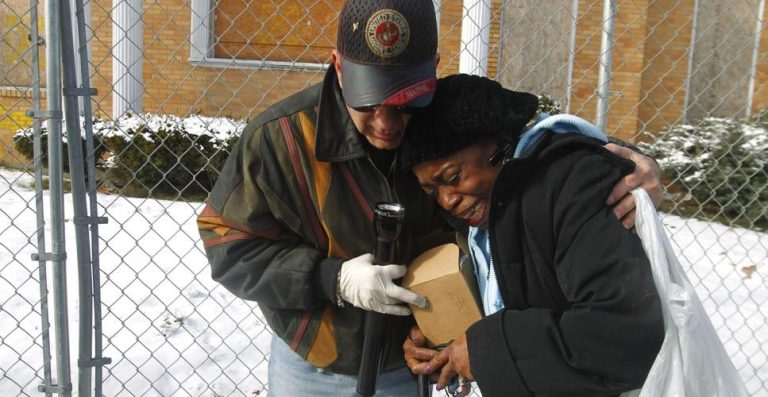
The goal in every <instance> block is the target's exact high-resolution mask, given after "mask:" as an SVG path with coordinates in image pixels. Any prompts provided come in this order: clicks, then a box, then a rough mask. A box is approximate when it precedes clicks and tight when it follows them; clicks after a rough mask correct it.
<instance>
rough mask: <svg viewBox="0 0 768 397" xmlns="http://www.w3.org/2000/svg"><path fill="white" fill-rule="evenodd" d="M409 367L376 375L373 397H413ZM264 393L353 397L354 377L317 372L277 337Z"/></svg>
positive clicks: (286, 396) (271, 395) (274, 396)
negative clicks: (374, 396)
mask: <svg viewBox="0 0 768 397" xmlns="http://www.w3.org/2000/svg"><path fill="white" fill-rule="evenodd" d="M414 379H415V378H414V377H413V376H412V375H411V372H410V371H409V370H408V367H405V366H403V368H400V369H397V370H394V371H390V372H386V373H382V374H379V376H378V377H377V378H376V397H379V396H391V397H402V396H415V395H416V394H417V393H416V381H415V380H414ZM268 381H269V383H268V384H267V391H268V393H269V397H302V396H312V397H353V396H356V395H357V392H356V389H357V376H355V375H341V374H335V373H333V372H330V371H326V370H322V369H318V368H316V367H315V366H313V365H312V364H310V363H308V362H307V361H305V360H304V359H302V358H301V357H300V356H299V355H298V354H296V353H295V352H294V351H293V350H291V348H290V347H288V345H287V344H286V343H285V342H283V340H282V339H280V338H279V337H276V336H273V337H272V346H271V353H270V358H269V375H268Z"/></svg>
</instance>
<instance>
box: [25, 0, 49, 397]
mask: <svg viewBox="0 0 768 397" xmlns="http://www.w3.org/2000/svg"><path fill="white" fill-rule="evenodd" d="M38 5H39V3H38V1H37V0H30V2H29V19H30V32H29V39H30V42H31V45H32V46H33V48H32V50H31V52H30V58H31V59H30V60H31V63H32V114H31V116H32V118H33V120H34V123H33V125H32V130H33V138H32V145H33V150H34V153H35V159H34V163H35V214H36V215H37V230H36V232H35V234H36V235H37V257H36V258H32V259H33V260H36V259H39V258H44V257H45V204H44V203H43V144H42V138H41V134H42V131H41V130H42V128H41V118H40V45H41V44H42V39H41V38H40V33H39V32H38V30H37V22H38V15H37V7H38ZM46 263H47V262H46V261H45V260H40V261H39V262H38V266H37V270H38V275H39V278H40V320H41V324H40V337H41V339H42V343H43V387H46V388H49V387H51V335H50V331H51V323H50V320H49V314H48V272H47V269H46V268H45V266H46ZM44 393H45V396H46V397H51V395H52V394H51V393H50V392H49V391H44Z"/></svg>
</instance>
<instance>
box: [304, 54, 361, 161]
mask: <svg viewBox="0 0 768 397" xmlns="http://www.w3.org/2000/svg"><path fill="white" fill-rule="evenodd" d="M360 137H361V135H360V133H359V132H358V131H357V127H355V124H354V123H353V122H352V118H350V117H349V112H348V111H347V107H346V105H345V103H344V97H343V96H342V94H341V88H340V87H339V82H338V79H337V78H336V68H335V67H334V66H333V64H331V65H330V66H329V67H328V71H327V72H326V74H325V78H324V79H323V88H322V92H321V94H320V103H319V105H318V111H317V134H316V135H315V157H316V158H317V159H318V160H320V161H328V162H339V161H347V160H351V159H354V158H359V157H365V156H366V151H365V147H364V145H363V143H362V142H361V141H360Z"/></svg>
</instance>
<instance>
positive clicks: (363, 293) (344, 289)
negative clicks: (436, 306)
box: [338, 254, 427, 316]
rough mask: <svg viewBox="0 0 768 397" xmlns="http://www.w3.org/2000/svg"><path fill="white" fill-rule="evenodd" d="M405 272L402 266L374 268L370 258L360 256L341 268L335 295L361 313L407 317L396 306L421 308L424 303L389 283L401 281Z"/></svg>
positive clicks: (412, 294) (405, 313)
mask: <svg viewBox="0 0 768 397" xmlns="http://www.w3.org/2000/svg"><path fill="white" fill-rule="evenodd" d="M405 270H406V268H405V266H403V265H384V266H378V265H375V264H374V263H373V255H372V254H363V255H360V256H358V257H357V258H352V259H350V260H348V261H346V262H344V263H342V264H341V272H340V274H339V286H338V288H339V293H340V294H341V298H342V299H344V300H345V301H347V302H349V303H351V304H352V305H354V306H357V307H359V308H361V309H365V310H372V311H377V312H379V313H385V314H394V315H398V316H407V315H409V314H411V309H409V308H408V307H406V306H403V305H401V304H400V303H402V302H406V303H410V304H413V305H416V306H419V307H425V306H426V305H427V300H426V299H424V297H422V296H420V295H418V294H415V293H413V292H411V291H409V290H407V289H405V288H403V287H401V286H399V285H397V284H395V283H394V282H393V281H392V280H395V279H398V278H400V277H403V276H404V275H405Z"/></svg>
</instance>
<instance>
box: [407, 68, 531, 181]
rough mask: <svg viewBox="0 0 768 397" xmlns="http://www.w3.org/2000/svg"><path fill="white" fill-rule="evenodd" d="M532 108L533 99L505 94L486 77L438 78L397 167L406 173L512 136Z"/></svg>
mask: <svg viewBox="0 0 768 397" xmlns="http://www.w3.org/2000/svg"><path fill="white" fill-rule="evenodd" d="M538 105H539V100H538V98H537V97H536V96H535V95H533V94H529V93H526V92H517V91H512V90H508V89H506V88H504V87H502V86H501V84H499V83H498V82H496V81H493V80H491V79H489V78H486V77H480V76H472V75H467V74H457V75H452V76H448V77H444V78H442V79H439V80H438V81H437V91H435V95H434V98H433V100H432V103H431V104H430V105H429V106H428V107H426V108H424V109H423V110H421V111H419V112H418V113H415V114H414V115H413V118H412V119H411V121H410V123H409V124H408V129H407V130H406V134H405V141H404V142H403V146H402V150H401V160H402V166H403V167H404V168H405V169H407V170H410V169H411V168H412V167H413V166H414V165H416V164H419V163H422V162H425V161H429V160H433V159H436V158H440V157H445V156H448V155H450V154H453V153H455V152H457V151H459V150H461V149H464V148H466V147H468V146H471V145H473V144H475V143H478V142H481V141H492V140H496V139H499V138H500V137H502V135H504V136H505V137H507V138H509V137H517V136H519V135H520V134H521V133H522V132H523V129H524V128H525V125H526V124H527V123H528V122H529V121H530V120H531V119H532V118H533V117H534V116H535V115H536V111H537V109H538Z"/></svg>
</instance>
